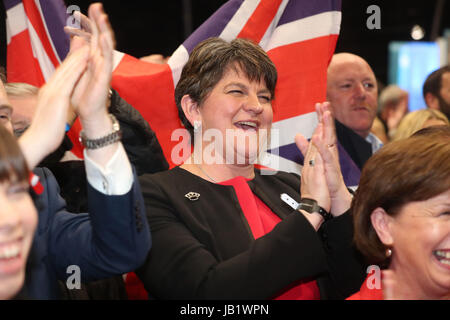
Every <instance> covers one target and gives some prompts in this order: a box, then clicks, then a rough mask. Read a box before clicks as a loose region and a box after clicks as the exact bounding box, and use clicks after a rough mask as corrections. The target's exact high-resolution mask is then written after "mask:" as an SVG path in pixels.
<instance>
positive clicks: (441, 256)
mask: <svg viewBox="0 0 450 320" xmlns="http://www.w3.org/2000/svg"><path fill="white" fill-rule="evenodd" d="M433 255H434V257H435V258H436V259H437V260H438V261H439V262H440V263H442V264H443V265H445V266H446V267H447V268H450V249H440V250H434V251H433Z"/></svg>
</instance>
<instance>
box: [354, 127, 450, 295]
mask: <svg viewBox="0 0 450 320" xmlns="http://www.w3.org/2000/svg"><path fill="white" fill-rule="evenodd" d="M449 141H450V127H448V126H440V127H428V128H425V129H422V130H421V131H419V132H416V133H415V134H414V135H413V136H412V137H409V138H406V139H402V140H398V141H394V142H391V143H389V144H387V145H386V146H384V147H383V148H382V149H381V150H380V151H379V152H378V153H377V154H375V155H374V156H373V157H372V158H370V159H369V160H368V161H367V163H366V166H365V167H364V169H363V171H362V175H361V180H360V184H359V188H358V190H357V191H356V195H355V197H354V200H353V204H352V211H353V215H354V226H355V243H356V245H357V247H358V248H359V250H360V251H361V252H362V253H363V254H364V255H365V256H366V257H367V259H368V262H369V263H370V264H372V265H374V267H375V268H380V269H381V270H382V271H381V272H375V273H373V274H371V275H369V276H368V277H367V280H366V282H365V283H364V284H363V285H362V287H361V289H360V291H359V292H358V293H356V294H354V295H352V296H351V297H350V298H349V299H350V300H366V299H368V300H378V299H402V300H403V299H414V300H419V299H420V300H422V299H450V201H449V200H450V161H449V159H450V143H449ZM380 269H379V270H380ZM374 270H375V269H374Z"/></svg>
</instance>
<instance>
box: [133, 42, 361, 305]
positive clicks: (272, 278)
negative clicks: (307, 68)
mask: <svg viewBox="0 0 450 320" xmlns="http://www.w3.org/2000/svg"><path fill="white" fill-rule="evenodd" d="M276 80H277V72H276V69H275V66H274V64H273V63H272V62H271V61H270V59H269V57H268V56H267V54H266V53H265V52H264V51H263V50H262V49H261V48H260V47H259V46H258V45H256V44H254V43H252V42H251V41H249V40H244V39H236V40H233V41H231V42H227V41H225V40H222V39H219V38H211V39H208V40H206V41H204V42H202V43H200V44H199V45H198V46H197V47H196V48H195V49H194V51H193V52H192V53H191V55H190V57H189V61H188V62H187V64H186V66H185V67H184V69H183V71H182V73H181V78H180V81H179V82H178V85H177V87H176V89H175V100H176V103H177V106H178V110H179V114H180V119H181V120H182V122H183V123H184V125H185V127H186V128H187V129H188V130H189V131H190V132H191V135H193V139H192V140H191V141H192V142H193V147H194V152H193V154H192V156H191V158H189V159H187V161H185V162H184V163H183V164H182V165H181V166H179V167H175V168H173V169H172V170H170V171H166V172H161V173H159V174H155V175H147V176H143V177H142V179H141V180H140V181H141V186H142V191H143V194H144V198H145V202H146V207H147V216H148V220H149V222H150V225H151V228H152V230H151V232H152V238H153V247H152V250H151V251H150V253H149V255H148V258H147V261H146V263H145V264H144V265H143V266H142V267H141V268H140V269H138V271H137V274H138V276H139V277H140V279H141V280H142V281H143V283H144V285H145V288H146V289H147V291H148V292H149V294H150V296H152V297H154V298H157V299H320V298H322V299H325V298H339V297H340V298H344V297H345V295H346V293H351V292H354V291H356V290H357V288H358V287H359V286H360V284H361V282H362V280H363V279H360V273H361V270H362V269H361V267H360V265H359V264H358V263H357V262H356V260H355V258H354V256H353V253H354V252H353V250H352V248H351V238H352V225H351V216H350V214H349V213H348V212H347V211H348V209H349V208H350V203H351V195H350V193H349V192H348V190H347V189H346V187H345V185H344V182H343V179H342V176H341V174H340V170H339V163H338V161H337V148H336V146H335V143H336V137H335V135H334V131H333V130H334V128H333V121H332V119H331V114H330V112H329V110H328V109H327V104H326V103H325V104H324V105H321V104H319V106H317V108H318V112H319V118H320V119H319V120H320V124H319V126H318V129H317V130H316V132H315V135H314V137H313V139H312V141H313V143H311V144H310V145H309V148H308V142H307V141H306V140H305V139H304V138H303V139H302V138H301V137H298V138H297V143H298V145H299V147H300V148H301V150H302V152H304V154H306V157H305V163H306V165H305V166H304V168H303V170H302V179H301V181H300V179H299V177H298V176H296V175H294V174H289V173H286V172H268V171H264V170H257V169H255V167H254V164H255V162H256V159H257V158H258V156H259V154H260V153H261V151H262V150H265V149H263V148H264V146H265V143H266V141H267V140H268V139H269V136H270V134H269V133H270V129H271V125H272V118H273V110H272V100H273V98H274V93H275V86H276ZM236 141H237V142H236ZM292 141H293V142H294V137H292ZM325 168H326V169H325ZM300 189H301V195H300V192H299V191H300ZM362 272H363V271H362ZM355 283H357V285H356V287H355V286H354V284H355Z"/></svg>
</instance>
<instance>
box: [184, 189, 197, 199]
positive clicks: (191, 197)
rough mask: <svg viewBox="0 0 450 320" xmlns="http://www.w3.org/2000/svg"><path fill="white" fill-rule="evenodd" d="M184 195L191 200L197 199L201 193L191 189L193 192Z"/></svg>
mask: <svg viewBox="0 0 450 320" xmlns="http://www.w3.org/2000/svg"><path fill="white" fill-rule="evenodd" d="M184 196H185V197H186V198H188V199H189V200H191V201H197V200H198V198H200V193H197V192H192V191H191V192H188V193H186V194H185V195H184Z"/></svg>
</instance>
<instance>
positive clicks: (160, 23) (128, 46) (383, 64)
mask: <svg viewBox="0 0 450 320" xmlns="http://www.w3.org/2000/svg"><path fill="white" fill-rule="evenodd" d="M309 1H315V0H309ZM65 2H66V4H67V5H78V6H79V7H80V8H81V10H82V12H86V11H87V8H88V6H89V4H90V3H92V2H94V1H90V0H66V1H65ZM225 2H226V1H225V0H162V1H161V0H157V1H155V0H148V1H137V0H128V1H117V0H108V1H103V3H104V7H105V10H106V12H107V13H108V14H109V17H110V20H111V24H112V26H113V28H114V31H115V33H116V40H117V49H118V50H120V51H123V52H126V53H129V54H131V55H133V56H136V57H142V56H146V55H149V54H152V53H161V54H163V55H165V56H168V55H170V54H172V52H173V51H175V49H176V48H177V47H178V46H179V45H180V44H181V43H182V42H183V41H184V39H185V38H186V37H187V36H188V35H189V34H190V32H191V31H192V30H195V28H197V27H198V26H199V25H200V24H201V23H203V22H204V21H205V20H206V19H207V18H208V17H209V16H210V15H211V14H212V13H214V11H215V10H217V9H218V8H219V7H220V6H221V5H222V4H223V3H225ZM372 4H376V5H378V6H379V7H380V9H381V29H380V30H369V29H368V28H367V27H366V21H367V19H368V17H369V16H370V14H367V13H366V10H367V7H368V6H369V5H372ZM439 5H440V6H441V10H439V11H438V12H437V13H436V12H435V11H436V7H437V6H439ZM436 17H437V18H436ZM449 17H450V1H449V0H409V1H405V0H397V1H373V0H372V1H368V0H342V24H341V33H340V36H339V40H338V44H337V48H336V52H342V51H348V52H352V53H355V54H358V55H361V56H362V57H364V58H365V59H366V60H367V61H368V62H369V64H370V65H371V66H372V68H373V69H374V72H375V74H376V75H377V77H378V78H379V80H380V81H381V82H383V83H386V82H387V75H388V71H387V65H388V43H389V41H392V40H399V41H409V40H412V39H411V35H410V31H411V28H412V26H413V25H415V24H419V25H421V26H422V27H423V28H424V29H425V37H424V38H423V41H430V40H431V39H432V38H434V37H433V35H432V33H433V30H432V29H433V21H437V22H439V19H440V23H438V28H437V29H436V30H437V32H436V31H435V32H434V33H435V34H437V35H439V36H441V35H442V33H443V30H444V28H450V18H449ZM4 19H5V12H4V8H3V2H2V3H1V6H0V49H1V50H0V65H3V66H4V65H5V62H6V61H5V60H6V58H5V56H6V31H5V25H4ZM437 19H438V20H437Z"/></svg>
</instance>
